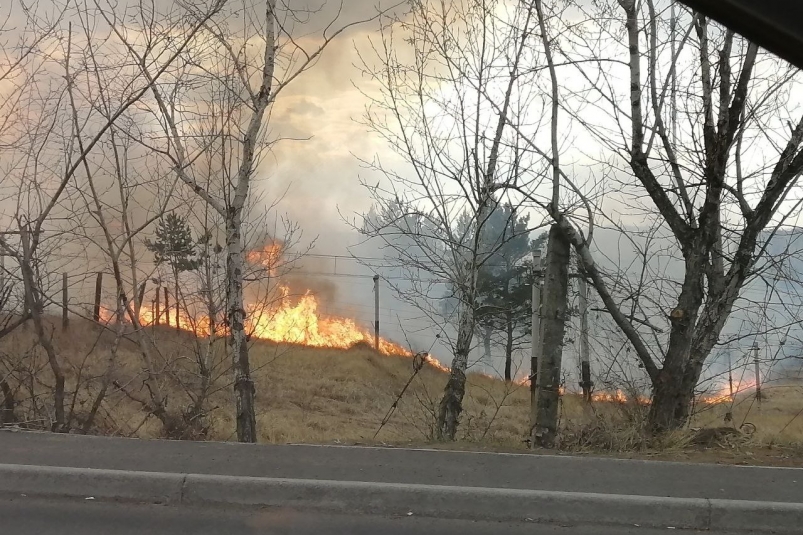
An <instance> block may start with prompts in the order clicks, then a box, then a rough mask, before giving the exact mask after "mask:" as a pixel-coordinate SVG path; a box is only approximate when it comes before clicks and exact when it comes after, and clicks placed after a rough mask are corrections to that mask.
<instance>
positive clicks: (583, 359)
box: [577, 274, 593, 403]
mask: <svg viewBox="0 0 803 535" xmlns="http://www.w3.org/2000/svg"><path fill="white" fill-rule="evenodd" d="M577 280H578V283H579V284H578V289H579V290H580V377H581V379H580V387H581V388H582V389H583V400H584V401H585V402H586V403H591V388H592V386H593V383H592V382H591V363H590V362H589V360H590V359H589V355H588V353H589V351H588V285H587V284H586V279H585V277H584V276H583V275H582V274H581V275H580V278H578V279H577Z"/></svg>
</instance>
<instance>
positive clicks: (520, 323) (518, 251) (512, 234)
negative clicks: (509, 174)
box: [477, 203, 546, 381]
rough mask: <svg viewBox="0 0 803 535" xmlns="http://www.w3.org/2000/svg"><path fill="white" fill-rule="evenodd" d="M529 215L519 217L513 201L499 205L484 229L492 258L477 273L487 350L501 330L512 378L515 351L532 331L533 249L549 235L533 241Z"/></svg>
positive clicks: (479, 312)
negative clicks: (519, 342)
mask: <svg viewBox="0 0 803 535" xmlns="http://www.w3.org/2000/svg"><path fill="white" fill-rule="evenodd" d="M529 221H530V217H529V215H523V216H520V215H518V214H517V213H516V209H515V208H514V207H513V206H512V205H511V204H509V203H508V204H504V205H497V206H496V207H495V208H494V211H493V212H492V213H491V215H490V216H489V218H488V220H487V221H486V223H485V226H484V228H483V232H482V238H483V241H484V242H485V243H484V246H483V249H484V250H486V251H489V254H490V256H489V258H488V260H487V261H486V262H485V263H484V265H483V267H482V268H481V269H480V271H479V274H478V282H477V286H478V290H477V293H478V303H479V309H478V310H477V319H478V323H479V325H480V326H481V328H483V330H484V333H483V337H484V338H485V348H486V352H490V343H491V337H492V336H493V334H494V333H498V332H501V333H502V335H503V336H502V340H503V345H504V348H505V380H506V381H510V380H511V379H512V363H513V351H514V349H515V348H516V346H517V345H518V341H519V340H520V339H521V338H523V337H526V336H527V335H528V334H529V333H530V323H531V317H532V281H533V278H532V256H531V254H532V252H533V251H535V250H536V249H539V248H540V247H541V246H542V244H543V242H544V240H545V238H546V234H541V235H539V236H538V237H537V238H536V239H534V240H530V233H529V230H528V228H529Z"/></svg>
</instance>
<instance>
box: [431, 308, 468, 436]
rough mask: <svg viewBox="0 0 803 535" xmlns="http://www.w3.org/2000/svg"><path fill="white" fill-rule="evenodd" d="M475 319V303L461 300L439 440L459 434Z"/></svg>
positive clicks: (443, 399)
mask: <svg viewBox="0 0 803 535" xmlns="http://www.w3.org/2000/svg"><path fill="white" fill-rule="evenodd" d="M475 320H476V318H475V314H474V304H473V303H466V302H465V301H463V300H461V301H460V313H459V326H458V330H457V343H456V344H455V355H454V359H452V368H451V370H450V371H449V381H448V382H447V383H446V387H445V388H444V390H443V397H442V398H441V402H440V407H439V410H438V428H437V438H438V439H439V440H454V439H455V436H456V435H457V426H458V424H459V422H460V413H461V412H463V396H464V395H465V393H466V368H467V367H468V354H469V352H470V351H471V341H472V339H473V338H474V328H475Z"/></svg>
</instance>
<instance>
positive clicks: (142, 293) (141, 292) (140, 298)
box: [134, 281, 147, 317]
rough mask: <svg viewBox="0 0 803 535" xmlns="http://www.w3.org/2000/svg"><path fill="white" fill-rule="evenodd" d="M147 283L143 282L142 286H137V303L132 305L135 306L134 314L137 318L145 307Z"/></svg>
mask: <svg viewBox="0 0 803 535" xmlns="http://www.w3.org/2000/svg"><path fill="white" fill-rule="evenodd" d="M146 282H147V281H143V283H142V284H140V285H139V295H138V296H137V298H138V299H137V302H136V303H134V304H135V305H136V309H137V310H136V313H137V317H139V310H140V309H141V308H142V307H143V305H145V284H146Z"/></svg>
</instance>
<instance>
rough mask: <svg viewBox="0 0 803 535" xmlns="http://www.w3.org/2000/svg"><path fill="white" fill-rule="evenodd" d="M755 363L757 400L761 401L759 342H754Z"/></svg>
mask: <svg viewBox="0 0 803 535" xmlns="http://www.w3.org/2000/svg"><path fill="white" fill-rule="evenodd" d="M752 349H753V363H754V364H755V365H756V401H758V402H759V403H761V370H760V369H759V367H758V344H756V343H754V344H753V347H752Z"/></svg>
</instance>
